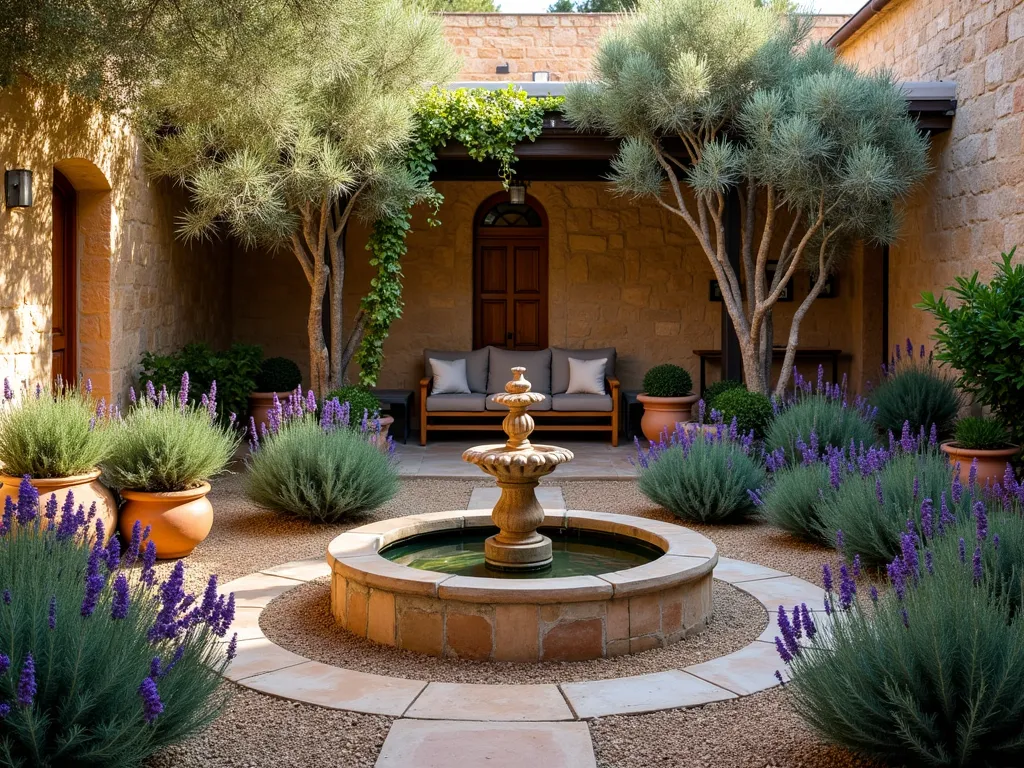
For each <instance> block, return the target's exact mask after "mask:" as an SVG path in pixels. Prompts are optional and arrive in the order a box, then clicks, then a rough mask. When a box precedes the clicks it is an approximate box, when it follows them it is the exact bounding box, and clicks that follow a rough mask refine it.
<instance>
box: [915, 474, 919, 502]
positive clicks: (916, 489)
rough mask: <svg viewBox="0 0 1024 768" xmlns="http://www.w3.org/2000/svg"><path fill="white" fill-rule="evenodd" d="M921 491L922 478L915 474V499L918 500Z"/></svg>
mask: <svg viewBox="0 0 1024 768" xmlns="http://www.w3.org/2000/svg"><path fill="white" fill-rule="evenodd" d="M920 492H921V480H920V479H919V478H918V476H917V475H914V501H917V494H919V493H920Z"/></svg>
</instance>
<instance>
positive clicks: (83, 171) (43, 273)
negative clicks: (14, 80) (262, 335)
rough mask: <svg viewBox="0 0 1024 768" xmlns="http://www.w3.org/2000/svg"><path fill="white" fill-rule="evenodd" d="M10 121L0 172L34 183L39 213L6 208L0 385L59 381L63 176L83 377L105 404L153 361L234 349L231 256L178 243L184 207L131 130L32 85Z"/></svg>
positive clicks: (12, 101) (0, 138) (0, 131)
mask: <svg viewBox="0 0 1024 768" xmlns="http://www.w3.org/2000/svg"><path fill="white" fill-rule="evenodd" d="M0 116H3V117H2V119H0V165H2V167H3V168H28V169H31V170H32V171H33V175H34V179H33V191H34V202H33V205H32V207H30V208H13V209H9V208H6V206H4V207H0V376H9V377H12V378H13V379H15V380H19V381H46V380H48V379H49V378H50V368H51V358H52V347H51V338H50V333H51V303H52V275H51V237H52V216H51V185H52V180H53V169H54V168H57V169H59V170H60V171H61V172H62V173H63V174H64V175H65V176H66V177H67V178H68V180H69V181H70V182H71V183H72V185H73V186H74V187H75V190H76V194H77V197H78V208H77V221H76V230H77V232H76V235H77V237H76V240H77V257H78V269H79V273H78V278H79V285H78V316H79V328H78V353H79V355H78V367H79V370H80V372H81V373H82V374H83V375H84V376H88V377H90V378H91V379H92V380H93V384H94V387H95V389H96V391H97V393H98V394H102V395H105V396H108V397H109V396H111V395H115V396H116V395H123V394H124V393H125V392H126V390H127V388H128V385H129V384H130V383H132V380H133V377H134V375H135V373H136V371H137V363H138V359H139V355H140V354H141V352H142V351H143V350H145V349H152V350H155V351H169V350H171V349H173V348H176V347H179V346H181V345H182V344H185V343H187V342H189V341H197V340H207V341H210V342H211V343H214V344H226V343H227V342H228V341H229V340H230V338H231V328H230V321H231V311H230V292H229V289H230V280H229V279H228V270H229V269H230V266H231V260H230V258H227V257H226V254H225V251H227V250H229V249H228V248H227V247H226V246H224V245H222V244H221V245H202V246H195V245H184V244H182V243H181V242H179V241H177V240H175V238H174V235H173V227H174V217H175V216H176V215H177V213H178V211H179V210H180V207H181V204H182V200H181V196H180V194H178V193H176V192H175V191H173V190H171V189H170V188H169V187H168V186H165V185H158V184H154V183H152V182H150V181H149V180H148V179H147V177H146V175H145V172H144V169H143V165H142V155H141V148H140V146H139V144H138V141H137V139H136V138H135V137H134V136H133V134H132V132H131V130H130V128H129V127H128V126H127V125H126V124H125V123H124V122H123V121H122V120H120V119H117V118H110V117H105V116H103V115H101V114H98V113H97V112H95V111H94V110H93V109H92V108H91V107H90V106H89V105H87V104H85V103H83V102H80V101H78V100H76V99H71V98H69V97H67V96H66V95H64V94H62V93H60V92H59V91H55V90H54V89H49V88H44V87H42V86H36V85H33V84H25V85H24V86H23V87H20V88H14V89H6V90H4V91H0Z"/></svg>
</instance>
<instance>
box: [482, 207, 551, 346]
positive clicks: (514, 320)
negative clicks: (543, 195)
mask: <svg viewBox="0 0 1024 768" xmlns="http://www.w3.org/2000/svg"><path fill="white" fill-rule="evenodd" d="M473 234H474V237H473V348H474V349H479V348H480V347H486V346H489V345H492V346H495V347H504V348H506V349H523V350H531V349H544V348H546V347H547V346H548V219H547V214H546V213H545V212H544V208H543V207H542V206H541V205H540V203H538V202H537V201H536V200H535V199H534V198H532V197H530V196H529V195H527V197H526V202H525V203H523V204H518V205H517V204H514V203H511V202H509V199H508V193H507V192H498V193H497V194H495V195H491V196H490V197H489V198H487V199H486V200H484V202H483V203H482V204H481V205H480V207H479V208H478V209H477V213H476V217H475V219H474V229H473Z"/></svg>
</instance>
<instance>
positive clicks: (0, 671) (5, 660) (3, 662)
mask: <svg viewBox="0 0 1024 768" xmlns="http://www.w3.org/2000/svg"><path fill="white" fill-rule="evenodd" d="M10 668H11V657H10V656H8V655H7V654H6V653H0V675H6V674H7V670H8V669H10Z"/></svg>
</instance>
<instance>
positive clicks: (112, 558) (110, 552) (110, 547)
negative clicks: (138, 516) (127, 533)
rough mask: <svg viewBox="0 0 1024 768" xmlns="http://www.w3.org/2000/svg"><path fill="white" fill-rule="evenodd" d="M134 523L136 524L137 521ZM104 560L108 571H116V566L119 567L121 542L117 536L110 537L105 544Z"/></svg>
mask: <svg viewBox="0 0 1024 768" xmlns="http://www.w3.org/2000/svg"><path fill="white" fill-rule="evenodd" d="M135 522H138V520H136V521H135ZM106 559H107V570H108V571H111V572H113V571H116V570H117V568H118V566H119V565H121V542H120V541H119V540H118V538H117V536H111V537H110V541H109V542H107V554H106Z"/></svg>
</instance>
